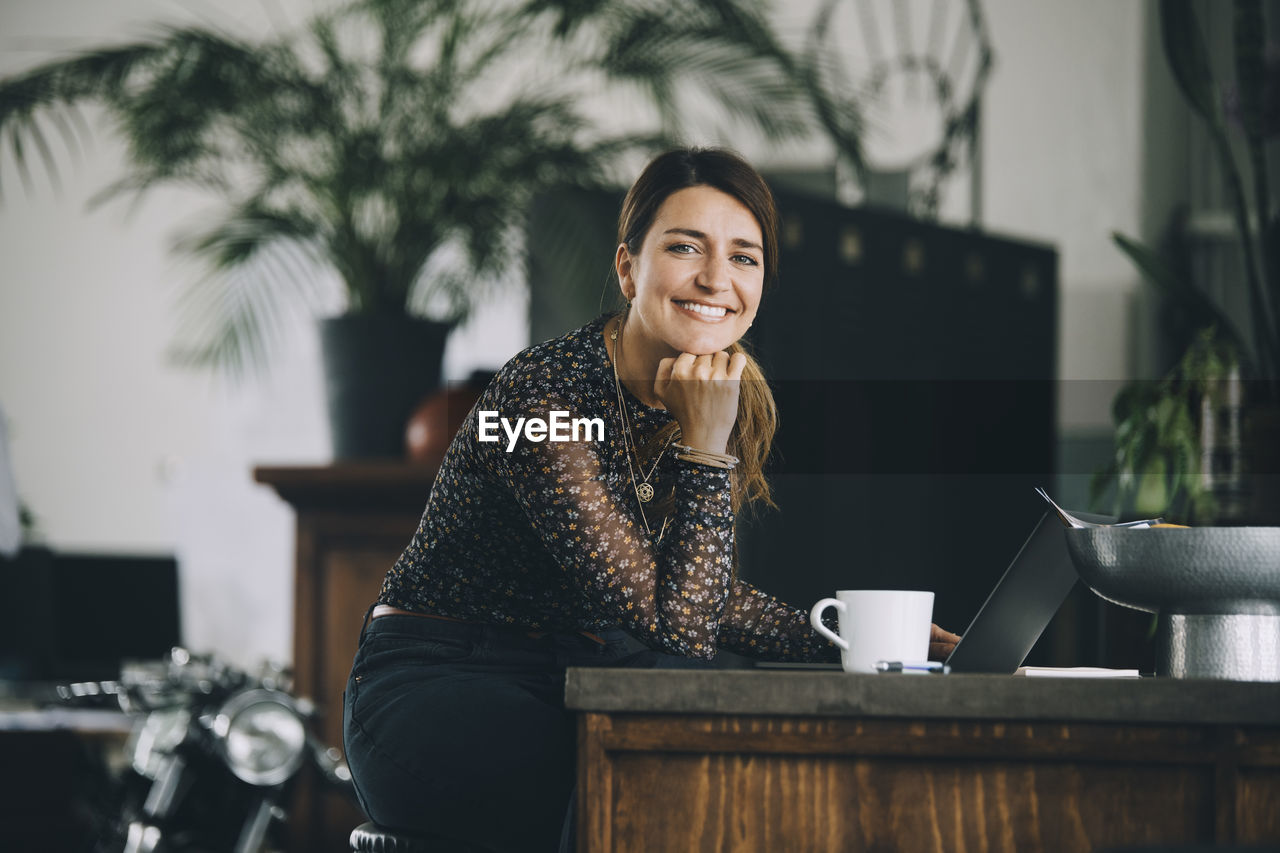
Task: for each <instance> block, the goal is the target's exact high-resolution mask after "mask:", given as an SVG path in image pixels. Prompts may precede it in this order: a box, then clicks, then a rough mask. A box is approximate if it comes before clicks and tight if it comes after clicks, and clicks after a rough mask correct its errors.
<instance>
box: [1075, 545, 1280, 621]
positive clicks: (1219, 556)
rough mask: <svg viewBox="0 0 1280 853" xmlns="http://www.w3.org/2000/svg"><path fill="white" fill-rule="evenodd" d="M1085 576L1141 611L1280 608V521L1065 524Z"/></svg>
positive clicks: (1279, 611)
mask: <svg viewBox="0 0 1280 853" xmlns="http://www.w3.org/2000/svg"><path fill="white" fill-rule="evenodd" d="M1065 533H1066V537H1067V549H1068V550H1069V551H1070V552H1071V559H1072V561H1073V562H1074V563H1075V565H1076V571H1077V572H1079V574H1080V578H1081V580H1083V581H1084V582H1085V584H1086V585H1087V586H1088V587H1089V588H1090V589H1092V590H1093V591H1094V592H1095V593H1097V594H1098V595H1100V596H1102V597H1103V598H1105V599H1107V600H1108V601H1111V602H1114V603H1116V604H1120V605H1123V606H1125V607H1132V608H1134V609H1135V610H1146V611H1149V612H1153V613H1154V612H1161V611H1166V612H1177V613H1254V614H1280V527H1188V528H1177V527H1156V528H1148V529H1132V528H1114V527H1093V528H1080V529H1072V530H1066V531H1065Z"/></svg>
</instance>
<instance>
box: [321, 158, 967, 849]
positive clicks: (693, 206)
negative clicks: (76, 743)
mask: <svg viewBox="0 0 1280 853" xmlns="http://www.w3.org/2000/svg"><path fill="white" fill-rule="evenodd" d="M618 235H619V236H618V244H619V245H618V248H617V252H616V256H615V259H614V266H615V271H616V273H617V277H618V283H619V286H620V288H621V291H622V295H623V296H624V297H625V298H626V300H627V308H626V309H625V310H623V311H622V312H620V313H619V314H616V315H613V316H608V317H602V318H599V319H597V320H595V321H594V322H592V323H590V324H588V325H587V326H585V327H583V328H582V329H579V330H577V331H574V332H571V333H569V334H567V335H565V336H563V337H561V338H557V339H555V340H551V341H547V342H546V343H543V344H539V345H537V346H534V347H531V348H530V349H527V350H525V351H524V352H522V353H520V354H519V355H517V356H516V357H514V358H513V359H512V360H511V361H509V362H508V363H507V364H506V365H505V366H504V367H503V368H502V370H501V371H500V372H499V373H498V374H497V376H496V377H495V378H494V380H493V381H492V382H491V383H490V385H489V386H488V388H487V389H486V390H485V392H484V394H483V395H482V397H481V399H480V401H479V402H478V403H477V404H476V406H475V408H474V409H473V410H472V411H471V413H470V414H469V415H468V417H467V420H466V423H465V424H464V426H463V427H462V429H461V430H460V431H459V433H458V435H457V436H456V437H455V439H454V441H453V443H452V444H451V445H450V447H449V450H448V453H447V454H446V456H445V459H444V462H443V465H442V467H441V470H440V473H439V475H438V476H437V478H436V481H435V485H434V487H433V488H432V490H431V496H430V498H429V500H428V502H427V507H426V511H425V513H424V515H423V519H422V523H421V525H420V526H419V528H418V531H417V533H416V535H415V536H414V538H413V540H412V542H411V543H410V545H409V547H408V548H407V549H406V550H405V552H404V554H403V556H402V557H401V558H400V559H399V561H397V563H396V564H395V566H394V567H393V568H392V569H391V571H390V572H389V573H388V575H387V578H386V581H385V583H384V585H383V588H382V592H381V594H380V596H379V598H378V602H377V604H376V606H375V607H374V608H373V609H372V612H371V618H370V619H369V621H368V624H367V627H366V629H365V632H364V633H363V635H362V638H361V646H360V650H359V652H358V654H357V656H356V660H355V663H354V666H353V668H352V675H351V679H350V680H349V682H348V685H347V693H346V706H345V707H346V715H345V716H346V721H345V725H346V728H345V739H346V748H347V756H348V760H349V762H350V764H351V769H352V772H353V775H354V777H355V782H356V788H357V790H358V791H359V794H360V798H361V801H362V804H363V806H364V808H365V811H366V812H367V813H368V815H369V816H370V818H372V819H373V820H374V821H376V822H378V823H380V824H383V825H385V826H388V827H396V828H403V829H407V830H417V831H419V832H426V833H430V834H433V835H439V836H447V837H450V838H453V839H457V840H460V841H463V842H468V843H470V844H473V845H474V846H476V847H478V848H480V849H493V850H547V849H555V847H556V845H557V843H558V842H559V840H560V837H561V831H562V826H563V823H564V817H565V814H566V807H567V805H568V803H569V801H570V798H571V792H572V786H573V778H574V758H573V754H574V732H573V727H572V719H571V717H570V715H568V714H567V713H566V712H565V710H564V707H563V689H564V669H565V667H567V666H591V665H608V666H661V665H674V664H679V663H680V662H683V661H690V662H694V663H693V665H698V663H697V662H706V661H710V660H711V659H712V658H713V657H714V656H715V654H716V652H717V650H719V649H729V650H732V651H734V652H738V653H740V654H744V655H748V656H751V657H756V658H762V659H772V660H791V661H835V660H837V659H838V655H837V652H836V649H835V648H834V647H833V646H831V645H830V644H829V643H828V642H827V641H826V640H824V639H822V638H821V637H820V636H819V635H818V634H817V633H816V632H814V631H813V630H812V628H811V627H810V625H809V619H808V613H807V611H805V610H800V609H796V608H792V607H788V606H787V605H785V604H783V603H782V602H780V601H778V600H776V599H774V598H773V597H771V596H769V595H767V594H766V593H764V592H762V591H760V590H758V589H755V588H753V587H752V586H750V585H749V584H746V583H744V582H742V581H741V580H739V579H737V578H736V576H735V572H734V562H735V561H734V519H735V516H736V512H737V510H738V509H739V507H740V506H741V505H742V504H743V503H744V502H746V501H748V500H765V501H768V499H769V491H768V485H767V483H766V482H765V479H764V476H763V474H762V465H763V462H764V459H765V457H766V456H767V455H768V451H769V444H770V441H771V439H772V435H773V430H774V425H775V422H776V413H775V411H774V408H773V401H772V398H771V396H770V395H769V391H768V387H767V385H766V384H765V383H764V382H763V381H762V380H763V377H762V376H761V374H760V370H759V368H758V367H757V366H756V365H755V363H754V362H753V361H752V360H751V358H750V357H749V356H748V355H747V354H746V353H745V352H744V351H743V349H742V346H741V344H740V343H739V339H740V338H741V337H742V335H743V334H744V333H745V332H746V331H747V329H748V328H749V327H750V326H751V322H752V320H753V318H754V317H755V314H756V310H757V308H758V307H759V304H760V297H761V294H762V293H763V291H764V289H765V287H766V286H767V285H768V284H770V283H771V282H772V281H773V280H774V279H775V277H776V275H777V258H778V252H777V211H776V209H775V206H774V202H773V198H772V195H771V194H770V192H769V189H768V187H767V186H766V184H765V183H764V181H763V180H762V179H761V177H760V176H759V174H757V173H756V172H755V170H754V169H752V168H751V167H750V166H749V165H748V164H747V163H746V162H745V161H743V160H742V159H741V158H739V157H738V156H736V155H734V154H732V153H729V152H726V151H723V150H714V149H689V150H676V151H671V152H668V153H666V154H663V155H661V156H659V157H658V158H656V159H655V160H654V161H652V162H651V163H650V164H649V165H648V167H646V169H645V170H644V172H643V174H641V176H640V178H639V179H638V180H637V181H636V183H635V185H634V186H633V187H632V188H631V190H630V192H629V193H628V195H627V198H626V200H625V202H624V203H623V209H622V215H621V218H620V222H619V228H618ZM744 379H746V380H747V381H742V380H744ZM556 413H560V414H559V415H557V414H556ZM521 418H523V419H524V420H523V421H521V420H520V419H521ZM557 418H559V419H560V421H559V422H560V424H561V426H562V427H564V428H562V429H561V430H560V432H561V433H562V435H561V437H562V438H564V437H565V436H569V437H568V439H567V440H553V439H554V438H555V423H556V419H557ZM533 419H538V420H541V421H544V422H546V423H547V424H548V425H549V426H548V427H546V428H534V429H530V428H529V427H528V426H527V425H528V424H529V423H530V422H531V421H533ZM575 422H576V423H578V424H580V425H581V426H582V427H583V429H582V430H581V431H580V432H577V435H576V437H573V436H572V435H571V434H570V432H569V430H568V428H567V427H566V426H565V425H566V424H569V423H575ZM597 424H598V425H603V430H599V429H593V425H597ZM499 425H501V428H499ZM575 431H576V428H575ZM601 432H602V433H603V434H601ZM624 632H625V633H624ZM628 634H629V635H630V636H631V637H633V638H635V639H637V640H639V641H640V642H641V643H643V644H644V645H645V646H647V647H648V648H649V649H651V650H652V651H649V652H641V653H636V652H635V651H634V646H631V645H629V644H628V642H627V635H628ZM933 639H934V641H935V643H934V645H933V646H932V647H931V652H932V653H933V654H934V655H935V656H940V655H943V654H945V653H946V652H947V651H949V649H950V647H951V646H952V645H954V642H955V640H956V639H957V638H956V637H955V636H954V635H951V634H947V633H945V632H942V631H940V630H938V629H936V628H935V631H934V638H933ZM704 665H705V664H704Z"/></svg>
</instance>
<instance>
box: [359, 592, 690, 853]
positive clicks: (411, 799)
mask: <svg viewBox="0 0 1280 853" xmlns="http://www.w3.org/2000/svg"><path fill="white" fill-rule="evenodd" d="M602 637H603V639H605V640H606V642H605V644H603V645H601V644H600V643H597V642H595V641H593V640H591V639H588V638H587V637H584V636H581V635H578V634H549V635H546V636H544V637H542V638H540V639H533V638H531V637H529V636H528V635H527V634H526V633H524V632H522V631H518V630H512V629H506V628H501V627H498V626H493V625H477V624H469V623H460V622H449V621H444V620H439V619H430V618H423V617H420V616H397V615H388V616H380V617H378V618H377V619H373V620H371V621H370V622H369V623H368V625H367V626H366V628H365V630H364V632H363V633H362V634H361V638H360V649H359V651H358V652H357V653H356V657H355V662H354V664H353V665H352V669H351V677H350V678H349V679H348V681H347V689H346V693H345V695H344V705H343V707H344V713H343V717H344V721H343V733H344V742H345V743H344V746H345V748H346V755H347V761H348V763H349V764H350V766H351V773H352V776H353V778H354V780H355V787H356V792H357V795H358V796H359V799H360V804H361V806H363V808H364V811H365V813H366V814H367V815H368V816H369V818H370V819H371V820H373V821H375V822H376V823H378V824H381V825H383V826H385V827H388V828H391V829H400V830H404V831H407V832H416V833H419V834H424V835H430V836H435V837H441V838H447V839H450V840H451V841H453V842H455V843H458V844H459V845H470V846H471V847H474V848H477V849H480V850H497V851H555V850H558V849H560V846H561V841H562V834H564V835H565V838H566V839H567V838H569V837H571V834H572V825H571V823H568V822H567V821H566V818H567V816H568V815H569V814H570V813H571V810H570V808H569V806H570V803H571V800H572V795H573V788H574V778H575V770H576V768H575V752H576V750H575V730H574V720H573V715H572V714H570V713H568V712H567V711H565V708H564V671H565V668H566V667H569V666H639V667H694V668H701V667H703V666H714V664H706V663H704V662H701V661H690V660H686V659H682V658H674V657H672V656H670V655H664V654H661V653H658V652H652V651H640V652H637V651H636V646H635V644H634V641H631V640H630V639H629V638H627V636H626V635H625V634H623V633H622V632H621V631H609V632H606V634H604V635H602Z"/></svg>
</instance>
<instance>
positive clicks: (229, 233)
mask: <svg viewBox="0 0 1280 853" xmlns="http://www.w3.org/2000/svg"><path fill="white" fill-rule="evenodd" d="M677 12H678V13H679V14H676V13H677ZM690 79H691V80H692V81H693V85H694V87H695V88H698V89H701V90H704V91H705V92H706V94H707V95H709V96H710V98H711V100H712V101H713V102H715V103H717V104H719V105H721V106H722V107H723V108H724V110H725V112H726V114H728V115H730V116H732V117H733V118H735V119H737V120H742V121H745V122H746V123H747V124H749V125H751V126H753V127H755V128H757V129H758V130H760V131H761V132H763V133H764V134H765V135H766V136H768V137H772V138H781V137H786V136H788V135H790V134H795V133H800V132H804V131H806V130H809V129H811V128H812V127H813V126H814V125H815V124H819V125H821V126H823V127H825V128H826V129H827V130H828V131H829V132H831V133H832V134H833V135H835V136H836V137H837V139H838V140H839V142H840V144H841V145H842V147H843V148H844V149H845V150H846V152H853V153H854V154H856V152H857V142H856V133H855V132H854V131H855V130H856V127H857V123H856V116H854V115H853V114H852V112H851V109H850V108H849V107H848V106H847V105H845V106H842V107H839V108H837V107H835V106H833V105H832V103H831V102H830V101H829V100H826V99H825V98H824V96H823V95H822V93H821V91H820V89H818V88H817V87H816V85H815V84H814V83H813V81H814V80H816V79H817V75H816V74H815V73H814V72H813V70H812V69H811V68H808V67H806V66H805V65H804V63H802V62H799V61H797V60H794V59H793V58H791V57H790V56H789V55H788V54H787V52H786V51H785V50H783V49H782V48H781V47H780V46H779V44H778V43H777V41H776V40H775V39H774V37H773V34H772V33H771V31H770V30H769V28H768V27H767V26H766V25H765V23H764V19H763V18H762V17H761V15H760V13H759V12H757V11H756V10H755V9H754V8H753V7H752V6H750V5H749V4H745V3H741V2H740V0H714V2H706V3H697V4H691V3H682V2H677V0H668V2H659V3H642V2H638V0H593V2H587V3H582V2H578V0H530V2H502V0H494V2H474V0H473V2H466V0H359V2H355V3H353V4H351V5H348V6H345V7H343V8H340V9H338V10H336V11H334V12H332V13H325V14H322V15H319V16H317V17H315V18H313V19H312V20H310V21H309V22H308V23H307V25H306V26H305V27H304V28H302V30H301V31H299V32H297V33H291V34H287V35H285V36H283V37H279V38H274V39H270V40H266V41H249V40H246V39H243V38H240V37H238V36H236V35H233V34H231V33H228V32H222V31H218V30H215V29H213V28H210V27H203V26H194V27H168V28H162V29H160V30H158V32H156V34H155V35H153V36H152V37H150V38H145V39H142V40H139V41H136V42H133V43H130V44H123V45H116V46H109V47H103V48H100V49H94V50H90V51H87V52H84V53H81V54H79V55H76V56H73V57H70V58H68V59H60V60H57V61H54V62H51V63H48V64H45V65H42V66H40V67H38V68H35V69H33V70H31V71H28V72H26V73H22V74H19V75H16V76H14V77H11V78H9V79H7V80H4V81H0V144H3V145H4V146H5V147H6V148H7V149H8V151H9V152H11V154H12V155H13V157H14V159H15V161H16V162H17V164H18V165H19V166H20V167H21V168H22V170H23V171H22V174H23V176H24V178H25V179H26V180H28V181H30V168H29V166H30V161H31V159H32V158H33V156H38V157H39V158H40V159H41V160H42V161H43V164H44V166H45V168H46V170H47V171H49V172H51V173H52V172H55V171H56V158H55V157H54V155H53V153H52V147H51V145H50V144H49V141H48V138H47V137H49V136H50V135H51V133H57V134H60V135H62V136H64V137H66V138H67V140H68V141H69V142H77V141H78V140H79V138H80V137H82V136H83V135H84V134H85V131H86V129H85V128H84V127H83V123H82V122H80V121H79V120H78V113H77V111H76V109H75V108H76V107H77V106H78V105H80V104H88V103H93V104H97V105H101V106H102V107H103V108H105V112H106V115H107V116H108V117H109V118H110V119H111V120H112V122H113V124H114V126H115V129H116V130H118V132H119V133H120V134H121V135H122V136H123V138H124V139H125V141H126V142H127V168H126V174H125V175H124V177H123V178H122V179H121V180H120V181H118V182H117V183H115V184H113V185H112V186H110V187H108V188H106V190H104V191H103V192H102V193H100V194H99V195H98V196H97V199H98V200H105V199H108V198H112V197H116V196H119V195H122V194H123V195H133V196H135V197H136V196H139V195H143V194H145V193H147V191H149V190H151V189H152V188H154V187H158V186H175V185H176V186H184V187H195V188H197V189H199V190H200V191H203V192H205V193H207V194H209V195H210V196H212V197H213V198H215V199H217V200H218V201H219V202H220V203H221V206H222V212H221V213H220V214H219V215H218V216H217V217H216V218H214V219H212V220H211V221H205V222H204V223H202V224H201V225H200V226H199V227H197V228H193V229H190V230H188V231H187V232H186V233H184V234H182V235H180V236H179V238H178V239H177V241H176V248H177V249H178V250H179V251H180V252H184V253H187V254H190V255H193V256H195V257H197V258H198V259H200V260H201V261H203V262H204V263H205V265H206V266H207V269H208V270H209V275H207V276H205V277H203V278H201V279H199V280H197V281H194V282H192V283H191V286H190V287H189V288H188V289H186V290H185V291H184V295H183V297H182V299H181V300H180V304H179V310H180V312H181V315H182V320H181V325H180V334H179V336H178V339H179V340H180V341H181V342H182V343H181V344H180V345H179V346H177V347H175V348H174V352H175V355H176V356H177V357H178V358H179V359H180V360H181V361H183V362H184V363H187V364H191V365H198V366H211V367H215V368H218V369H225V370H228V371H230V372H231V373H233V374H241V373H244V372H247V371H252V370H257V369H260V368H262V367H263V366H264V365H266V364H267V363H268V361H269V358H270V356H271V353H272V350H273V348H275V347H278V346H280V345H281V344H282V336H281V330H282V329H284V328H287V326H288V322H287V321H288V320H289V319H290V317H291V315H294V314H296V313H298V312H302V313H305V314H315V313H322V312H323V311H324V310H326V307H327V308H328V310H330V311H334V310H336V312H337V313H338V314H339V317H338V318H335V319H326V320H325V321H324V326H323V327H322V340H323V342H324V343H325V346H326V363H327V369H328V370H329V372H330V377H331V384H330V392H331V393H330V408H331V413H335V414H337V413H347V414H353V413H354V414H357V415H363V414H364V413H366V412H372V410H373V409H374V408H375V405H374V402H373V401H371V400H369V399H367V398H366V397H365V396H364V395H365V394H366V392H369V391H370V390H371V389H372V390H374V391H376V392H377V395H378V396H379V397H387V396H390V397H393V398H394V400H393V401H390V406H389V408H390V411H389V413H388V414H386V415H385V416H380V417H381V418H382V420H381V421H380V425H378V426H376V427H375V428H374V431H375V432H376V433H380V434H381V435H382V438H375V439H374V442H375V445H372V446H365V445H364V444H363V443H360V444H358V445H353V446H350V447H344V446H343V445H342V444H341V441H339V443H338V446H337V447H336V448H335V450H336V453H337V455H338V456H340V457H342V456H355V455H370V454H372V455H383V454H386V453H395V452H396V451H397V448H398V446H399V442H400V441H401V436H402V434H403V425H404V422H405V419H406V418H407V416H408V413H409V410H410V408H411V407H412V405H413V404H414V403H416V402H417V401H418V400H419V399H421V397H422V396H423V395H424V394H426V393H427V392H429V391H430V390H431V389H432V387H433V386H434V385H436V384H438V381H439V361H440V357H441V353H442V350H443V346H444V340H445V336H446V335H447V334H448V331H449V329H450V328H451V327H452V325H453V324H454V323H456V322H458V321H460V320H461V319H463V318H464V317H465V316H466V315H467V313H468V312H469V311H470V310H471V308H472V307H474V306H475V305H476V304H477V302H478V301H479V300H480V299H482V298H484V296H485V294H487V293H490V292H492V288H493V286H494V283H495V282H496V281H497V280H498V279H499V278H500V277H501V276H502V275H503V274H505V273H508V272H510V271H511V270H512V269H513V268H516V267H518V265H519V263H520V261H521V249H522V246H521V239H520V238H521V228H520V226H521V224H522V222H523V217H524V215H525V210H526V206H527V204H528V202H529V200H530V199H531V198H532V197H534V196H535V195H536V194H538V193H541V192H544V191H547V190H550V189H553V188H559V187H563V186H566V185H569V186H574V185H578V186H581V185H590V184H595V183H599V182H602V181H605V180H607V179H608V177H609V175H610V171H611V169H612V168H613V167H614V166H615V165H616V163H617V162H618V158H619V157H620V156H623V155H624V154H625V152H627V151H628V150H629V149H632V148H635V147H637V146H640V145H650V146H651V145H653V144H655V138H656V136H658V135H664V136H666V137H668V138H669V137H670V136H671V135H673V134H674V133H676V132H678V131H679V127H680V115H681V108H682V101H681V98H680V96H679V95H680V88H681V87H680V86H679V85H678V84H679V83H680V82H681V81H684V80H690ZM581 81H587V82H586V83H585V84H584V83H582V82H581ZM583 85H586V86H591V85H597V86H608V85H621V86H622V87H624V88H629V89H630V90H632V91H638V92H639V93H641V98H640V100H641V101H643V102H645V103H647V104H649V106H650V107H651V109H652V111H653V113H654V114H655V116H656V123H657V124H658V125H659V126H660V128H661V132H660V133H659V134H646V135H643V136H641V135H637V134H635V133H626V132H609V133H606V132H603V131H602V130H601V129H600V128H599V127H597V126H596V125H595V124H593V122H591V121H589V120H588V119H587V118H586V117H585V115H584V114H583V112H582V110H581V109H580V108H579V99H580V96H581V95H582V94H583V92H582V91H581V89H582V86H583ZM575 87H576V88H575ZM623 124H625V123H623ZM333 306H336V309H335V308H334V307H333ZM423 317H431V318H433V319H432V320H424V319H420V318H423ZM331 339H332V340H331ZM339 339H348V340H349V343H350V346H351V347H353V348H354V350H355V351H356V352H357V355H356V356H355V358H356V359H357V367H356V375H355V377H354V378H353V379H349V380H336V382H337V384H336V385H335V384H334V381H335V380H333V376H334V372H335V371H338V370H339V368H340V365H341V364H344V363H348V362H349V361H350V359H351V358H352V356H338V355H333V354H332V353H333V352H334V351H336V350H334V349H330V346H331V345H333V346H334V347H336V346H337V344H338V342H339ZM410 347H412V349H410ZM359 353H363V355H359ZM374 357H376V358H378V359H380V361H379V362H378V363H374V362H371V361H367V360H363V361H362V360H360V359H368V358H374ZM393 386H395V387H394V388H393ZM397 389H398V390H397Z"/></svg>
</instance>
